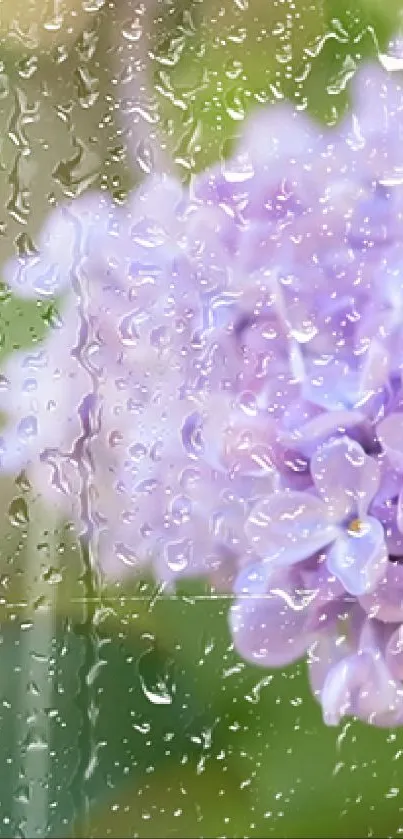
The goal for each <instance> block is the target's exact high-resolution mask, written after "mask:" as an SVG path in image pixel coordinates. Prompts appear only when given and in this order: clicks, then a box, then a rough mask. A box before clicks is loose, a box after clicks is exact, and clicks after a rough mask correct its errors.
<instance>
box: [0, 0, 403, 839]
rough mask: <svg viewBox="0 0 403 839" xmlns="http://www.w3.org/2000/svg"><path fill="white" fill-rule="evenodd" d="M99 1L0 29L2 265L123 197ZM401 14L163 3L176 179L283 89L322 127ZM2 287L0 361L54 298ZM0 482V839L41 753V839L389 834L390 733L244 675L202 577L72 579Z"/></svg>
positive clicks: (31, 337) (163, 125)
mask: <svg viewBox="0 0 403 839" xmlns="http://www.w3.org/2000/svg"><path fill="white" fill-rule="evenodd" d="M98 6H99V7H100V8H99V10H98V11H97V10H95V11H94V12H92V13H91V14H90V16H89V18H87V19H86V20H85V23H84V24H83V26H84V30H83V31H82V33H81V34H80V35H79V36H78V39H77V38H76V40H73V41H72V42H71V41H69V43H68V45H67V43H66V48H65V49H64V47H63V39H60V38H59V45H58V46H54V47H52V49H49V48H48V51H47V52H43V51H40V50H38V49H34V48H33V47H32V46H30V45H29V43H27V42H26V41H25V42H24V39H23V38H22V39H21V38H20V39H16V38H15V37H13V38H11V37H9V36H8V35H7V31H5V34H4V37H3V40H2V42H1V47H0V125H1V126H2V128H1V133H0V195H1V202H0V262H1V263H4V261H5V260H6V259H7V258H8V257H9V256H10V255H11V254H12V253H14V252H15V250H16V248H17V249H19V250H24V249H25V248H27V247H30V246H31V245H32V243H34V242H35V238H36V236H37V233H38V230H39V229H40V226H41V223H42V221H43V218H44V217H45V215H46V213H47V212H48V211H49V209H50V208H51V207H52V206H53V205H54V204H55V203H59V202H61V201H63V200H65V199H66V198H70V197H72V196H74V195H77V194H80V193H81V192H82V191H83V190H84V189H86V188H89V187H91V186H102V187H103V188H105V189H108V190H109V191H110V192H111V193H112V194H113V195H114V196H115V199H116V200H117V201H122V200H124V197H125V193H126V191H127V190H128V189H129V188H130V187H131V186H132V185H133V184H134V183H135V182H136V181H137V180H138V179H139V178H140V177H141V160H140V153H139V154H138V155H137V163H138V165H137V164H136V149H135V147H133V144H132V146H131V149H130V148H129V150H128V148H127V143H126V136H125V134H124V133H123V134H122V131H121V128H120V122H119V91H118V88H117V85H116V78H117V72H118V71H117V66H116V43H117V42H118V40H119V37H120V33H121V17H120V14H121V6H122V4H120V8H119V4H118V6H115V5H114V4H109V6H107V5H106V4H105V5H102V4H98ZM140 7H141V4H139V8H140ZM400 7H401V3H400V2H398V0H384V2H381V0H354V2H353V0H323V2H314V0H312V2H310V0H294V2H292V0H282V2H280V0H279V2H276V0H221V2H220V1H219V0H193V2H192V1H191V0H171V2H169V1H168V0H166V2H163V3H160V4H159V6H158V13H156V15H155V20H154V22H153V29H152V32H151V35H150V42H149V50H150V56H151V64H150V74H149V78H150V83H151V85H152V86H153V93H154V112H155V113H157V114H158V131H159V132H160V138H161V141H162V142H165V143H166V147H167V150H168V153H169V154H170V155H171V157H173V158H174V159H175V161H176V166H177V171H178V173H179V175H180V177H182V178H183V179H184V180H185V181H186V180H188V179H189V178H190V176H191V175H192V173H193V172H196V171H198V170H200V169H201V168H202V167H204V166H205V165H206V164H208V163H211V162H213V161H215V160H217V159H219V158H220V157H222V156H226V155H228V154H229V152H230V150H231V147H232V145H233V143H234V141H235V140H236V138H237V137H238V136H239V134H240V132H241V131H242V126H243V121H244V119H245V117H246V116H247V114H248V113H249V112H250V111H251V110H252V109H253V108H254V107H258V106H259V105H262V104H264V103H270V102H273V101H275V100H277V99H279V98H282V97H287V98H289V99H291V100H292V101H293V102H294V103H295V105H296V107H299V108H304V109H305V108H307V109H308V111H309V112H311V113H312V114H313V115H314V116H315V117H316V118H317V119H319V120H322V121H324V122H332V123H333V122H335V121H337V119H339V118H340V115H341V114H342V113H343V110H344V109H345V108H346V107H347V106H348V80H349V78H350V77H351V75H352V74H353V72H354V70H355V68H356V66H357V64H358V63H359V62H360V61H362V60H363V59H365V58H366V57H369V56H372V57H377V55H378V54H379V52H380V51H382V50H384V49H386V45H387V42H388V39H389V37H390V36H391V34H392V33H393V32H394V31H395V30H396V29H397V27H398V26H399V18H400V11H401V8H400ZM0 16H1V9H0ZM119 21H120V22H119ZM27 150H28V151H27ZM0 292H1V293H0V348H1V354H2V358H4V357H5V355H6V354H7V353H8V352H10V351H11V350H13V349H15V348H19V347H21V346H28V345H32V344H37V343H38V341H40V339H41V338H42V337H43V335H44V334H45V333H46V330H47V329H48V328H51V324H52V318H53V317H54V316H55V309H56V307H57V301H55V302H54V304H52V305H51V306H49V304H47V305H46V306H45V305H37V304H25V303H24V304H22V303H21V302H20V301H17V300H15V299H14V298H13V297H12V295H11V294H10V292H9V291H8V289H7V287H6V286H5V285H4V284H3V286H2V287H1V289H0ZM0 489H1V500H2V504H1V508H2V519H1V537H2V541H1V551H0V618H1V627H0V837H14V836H17V835H19V836H23V835H26V834H25V833H24V830H25V828H24V819H25V817H26V812H27V808H29V807H30V806H33V805H32V801H31V799H30V794H31V793H30V789H29V783H27V779H26V777H25V775H24V771H25V770H24V762H25V761H26V755H27V752H29V750H30V749H31V750H32V749H33V750H35V749H36V750H37V753H38V754H39V753H40V752H41V749H43V748H45V749H46V750H47V754H48V763H47V766H48V769H47V772H48V774H47V777H46V778H45V779H44V785H45V786H46V785H48V793H47V795H48V815H47V822H48V823H47V825H46V826H44V827H43V830H42V833H41V832H38V834H37V835H38V836H39V835H47V836H52V837H53V836H54V837H63V836H91V837H97V836H111V837H165V836H170V837H171V836H172V837H183V839H184V837H195V838H196V837H218V836H223V837H224V836H225V837H234V838H235V837H246V836H247V837H249V836H250V837H252V836H253V837H262V838H263V837H271V836H273V837H290V839H291V838H292V837H295V839H302V837H306V839H308V837H328V839H330V838H331V837H334V839H337V837H357V838H358V837H366V836H368V837H384V836H400V835H401V834H402V832H403V814H402V793H401V782H400V778H401V776H402V760H403V734H402V733H401V732H400V731H379V730H375V729H371V728H369V727H365V726H363V725H361V724H358V723H354V722H352V721H348V722H347V723H346V724H344V725H343V727H340V728H339V729H327V728H325V726H324V725H323V723H322V720H321V716H320V711H319V709H318V707H317V706H316V704H315V701H314V699H313V698H312V696H311V694H310V691H309V687H308V683H307V675H306V670H305V665H304V664H301V665H299V666H297V667H293V668H288V669H287V670H285V671H284V672H279V671H276V672H268V671H265V670H259V669H257V668H253V667H250V666H248V665H246V664H245V663H244V662H242V661H241V660H240V659H239V658H238V656H237V655H236V653H235V652H234V651H233V649H232V647H231V643H230V637H229V633H228V629H227V622H226V614H227V610H228V605H229V603H228V600H226V599H225V598H219V597H213V598H211V597H209V592H208V590H206V589H204V588H203V587H202V586H200V585H196V584H194V585H192V586H188V587H187V588H186V590H181V591H179V592H178V593H177V595H175V596H174V597H168V596H165V595H164V593H163V592H162V593H161V592H158V590H157V589H156V588H155V583H153V582H152V581H150V580H142V581H139V580H133V579H129V580H128V581H125V582H123V583H115V584H111V583H108V584H107V583H103V584H100V583H97V582H96V581H95V582H93V583H92V584H91V585H90V586H89V584H88V579H87V578H86V575H85V574H84V573H83V564H82V560H81V559H80V556H79V552H78V550H77V545H75V544H74V537H73V535H72V533H71V532H70V531H69V530H66V529H63V528H62V526H61V525H60V526H59V525H58V526H57V527H56V533H55V532H54V529H55V525H54V522H52V513H51V511H50V512H47V513H45V512H44V511H43V509H41V505H40V503H39V505H38V500H37V499H35V498H34V493H33V490H32V489H31V488H30V487H29V485H28V483H27V481H26V479H25V478H24V476H19V478H18V479H17V481H16V482H11V481H3V483H2V485H1V488H0ZM32 552H35V559H34V564H36V566H37V569H38V571H37V577H38V580H39V584H40V585H41V586H42V590H43V593H42V596H41V598H39V601H37V602H33V600H32V591H31V589H30V580H29V578H28V575H27V567H28V565H29V564H31V565H32ZM29 557H30V558H31V559H30V563H29V562H28V558H29ZM38 580H37V581H36V584H35V590H36V591H37V588H38ZM31 583H32V580H31ZM49 610H51V611H52V614H53V625H54V629H53V639H52V644H51V647H52V649H51V656H50V658H49V659H48V661H47V662H45V665H44V666H45V669H46V673H47V678H48V679H49V683H50V686H51V688H50V690H51V693H50V697H51V701H50V704H49V708H48V709H46V717H47V720H46V725H45V724H44V721H43V720H41V719H39V720H36V719H33V720H32V719H30V718H29V713H27V704H26V703H25V704H24V701H23V697H24V695H25V693H27V692H28V693H30V692H31V694H32V695H33V696H35V690H36V688H35V684H32V683H29V684H28V682H29V679H28V677H27V670H26V664H25V665H24V661H23V659H22V657H21V656H22V653H21V649H22V647H23V645H24V643H25V639H26V638H27V636H28V637H32V638H33V639H35V638H36V637H37V635H35V633H37V632H38V631H39V633H40V630H41V625H42V623H44V622H45V621H47V620H48V617H46V616H47V615H48V614H49ZM33 655H34V657H35V640H33ZM41 726H42V728H43V730H44V731H45V729H46V737H45V742H42V740H41ZM33 731H34V735H33V734H32V732H33ZM35 732H36V733H35ZM42 733H43V732H42ZM44 736H45V735H44ZM35 737H36V739H35ZM32 738H34V739H33V740H32ZM42 739H43V738H42ZM41 743H42V745H41Z"/></svg>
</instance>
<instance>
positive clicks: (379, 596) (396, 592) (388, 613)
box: [360, 561, 403, 623]
mask: <svg viewBox="0 0 403 839" xmlns="http://www.w3.org/2000/svg"><path fill="white" fill-rule="evenodd" d="M360 604H361V606H362V607H363V609H365V611H366V612H367V613H368V615H369V617H371V618H376V619H377V620H380V621H385V622H386V623H398V622H400V621H403V565H402V564H401V563H400V562H391V561H389V562H388V563H387V565H386V567H385V574H384V576H383V578H382V579H381V580H380V582H379V583H378V585H377V586H376V588H375V589H374V590H373V591H372V592H371V593H370V594H365V595H363V596H362V597H360Z"/></svg>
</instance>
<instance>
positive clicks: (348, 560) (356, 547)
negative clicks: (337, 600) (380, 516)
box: [327, 516, 388, 597]
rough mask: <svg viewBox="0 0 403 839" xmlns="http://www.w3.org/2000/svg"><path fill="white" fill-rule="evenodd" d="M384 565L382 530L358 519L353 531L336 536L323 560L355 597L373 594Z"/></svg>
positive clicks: (373, 522)
mask: <svg viewBox="0 0 403 839" xmlns="http://www.w3.org/2000/svg"><path fill="white" fill-rule="evenodd" d="M387 562H388V553H387V549H386V545H385V540H384V532H383V527H382V525H381V524H380V522H379V521H378V520H377V519H374V518H372V516H367V517H366V518H365V519H361V520H360V528H359V529H358V530H357V531H351V530H350V531H346V533H345V534H344V535H343V536H340V537H339V538H338V539H337V540H336V541H335V542H334V544H333V545H332V546H331V548H330V549H329V552H328V556H327V565H328V568H329V570H330V571H331V572H332V573H333V574H334V575H335V576H336V577H337V579H338V580H340V582H341V583H343V585H344V588H345V589H346V591H348V592H349V594H353V595H354V596H356V597H359V596H360V595H363V594H368V593H369V592H371V591H373V590H374V588H375V587H376V585H377V583H378V582H379V581H380V580H381V579H382V578H383V576H384V573H385V570H386V566H387Z"/></svg>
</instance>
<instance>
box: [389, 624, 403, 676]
mask: <svg viewBox="0 0 403 839" xmlns="http://www.w3.org/2000/svg"><path fill="white" fill-rule="evenodd" d="M385 661H386V664H387V666H388V668H389V670H390V672H391V674H392V676H393V678H394V679H397V680H398V681H399V682H403V625H402V624H401V625H400V626H398V627H397V629H395V630H394V631H393V632H392V633H391V635H390V638H389V639H388V640H387V643H386V647H385Z"/></svg>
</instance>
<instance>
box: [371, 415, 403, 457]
mask: <svg viewBox="0 0 403 839" xmlns="http://www.w3.org/2000/svg"><path fill="white" fill-rule="evenodd" d="M376 433H377V437H378V440H379V442H380V444H381V446H382V448H383V450H384V451H385V452H386V455H387V456H388V459H389V461H390V464H391V466H392V467H393V468H395V469H400V470H402V471H403V414H397V413H396V414H389V416H387V417H385V419H384V420H382V422H380V423H378V425H377V427H376Z"/></svg>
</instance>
